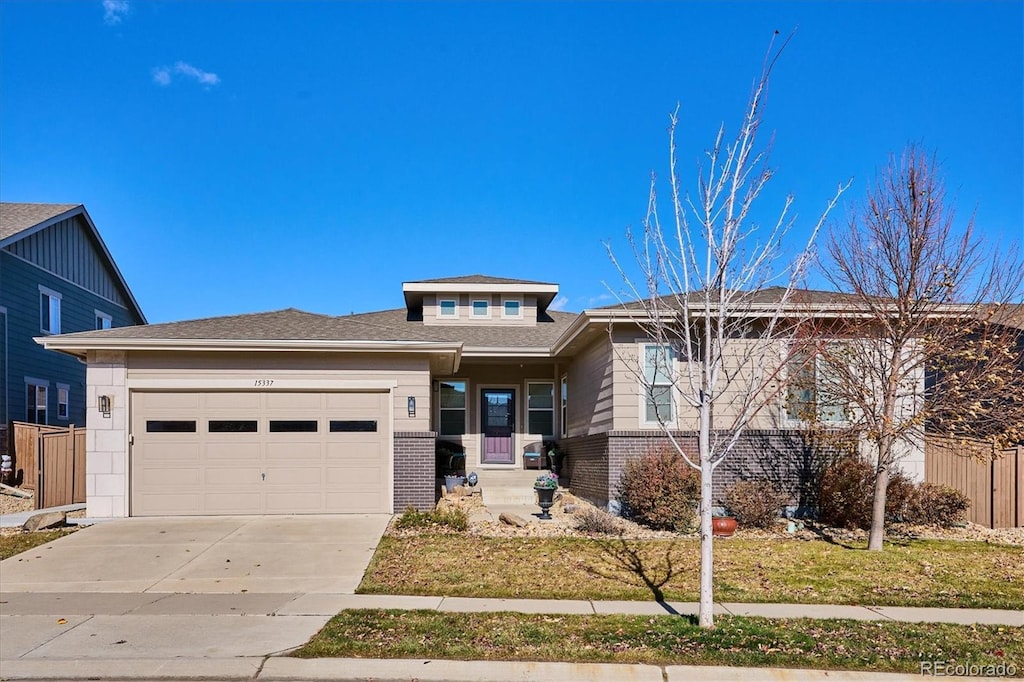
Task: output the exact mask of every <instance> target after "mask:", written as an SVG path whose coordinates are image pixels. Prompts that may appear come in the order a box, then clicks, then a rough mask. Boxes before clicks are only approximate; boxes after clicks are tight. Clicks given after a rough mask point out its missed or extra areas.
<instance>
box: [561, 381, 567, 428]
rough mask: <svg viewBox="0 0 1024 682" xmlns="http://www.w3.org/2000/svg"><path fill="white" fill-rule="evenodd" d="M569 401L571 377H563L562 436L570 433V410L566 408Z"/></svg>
mask: <svg viewBox="0 0 1024 682" xmlns="http://www.w3.org/2000/svg"><path fill="white" fill-rule="evenodd" d="M568 402H569V377H567V376H564V377H562V426H561V428H562V437H563V438H564V437H566V436H568V435H569V419H568V415H569V411H568V410H567V409H566V405H567V404H568Z"/></svg>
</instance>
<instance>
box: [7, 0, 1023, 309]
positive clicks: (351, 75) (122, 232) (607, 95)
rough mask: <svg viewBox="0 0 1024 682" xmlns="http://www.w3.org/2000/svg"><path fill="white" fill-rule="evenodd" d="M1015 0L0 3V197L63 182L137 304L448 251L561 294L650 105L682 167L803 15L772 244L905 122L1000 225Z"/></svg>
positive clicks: (1014, 77)
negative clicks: (674, 142)
mask: <svg viewBox="0 0 1024 682" xmlns="http://www.w3.org/2000/svg"><path fill="white" fill-rule="evenodd" d="M1022 7H1024V3H1021V2H961V3H951V2H927V3H926V2H897V3H886V2H856V3H855V2H829V3H825V2H797V3H774V2H747V3H743V2H714V3H698V2H685V3H684V2H679V3H669V2H659V3H625V2H622V3H619V2H597V3H583V2H572V3H568V2H566V3H545V2H531V3H525V2H523V3H499V2H488V3H472V2H462V3H432V2H417V3H411V4H406V3H397V2H382V3H370V2H365V3H357V2H350V3H332V2H309V3H301V2H288V3H285V2H280V3H278V2H222V3H213V2H154V1H143V0H106V2H100V1H95V2H92V1H89V2H84V1H83V2H46V1H34V2H27V1H12V0H5V2H3V4H2V5H0V198H2V199H3V200H4V201H38V202H59V203H64V202H68V203H79V202H80V203H84V204H85V205H86V207H87V208H88V210H89V212H90V214H91V215H92V217H93V219H94V220H95V222H96V224H97V227H98V228H99V230H100V232H101V234H102V235H103V237H104V239H105V241H106V243H107V245H108V247H109V248H110V250H111V252H112V253H113V254H114V257H115V259H116V260H117V262H118V264H119V266H120V268H121V270H122V272H123V274H124V275H125V277H126V279H127V280H128V283H129V285H130V286H131V288H132V290H133V292H134V293H135V296H136V298H137V299H138V300H139V302H140V304H141V305H142V307H143V310H144V311H145V313H146V314H147V316H148V318H149V320H150V321H151V322H162V321H169V320H177V319H188V318H194V317H205V316H210V315H221V314H231V313H238V312H251V311H260V310H272V309H277V308H284V307H289V306H294V307H297V308H302V309H305V310H310V311H313V312H320V313H329V314H347V313H349V312H353V311H354V312H364V311H370V310H380V309H385V308H394V307H400V306H401V305H402V295H401V282H402V281H405V280H414V279H426V278H433V277H443V276H449V275H462V274H471V273H484V274H493V275H498V276H504V277H520V278H525V279H537V280H543V281H554V282H558V283H559V284H560V285H561V297H560V299H559V303H560V304H561V305H562V307H564V308H565V309H568V310H574V311H575V310H581V309H583V308H586V307H590V306H594V305H604V304H607V303H608V302H609V300H608V293H607V288H606V286H605V284H604V283H605V282H607V283H609V284H611V285H612V286H614V287H618V286H619V282H618V280H617V275H616V272H615V270H614V269H613V268H612V266H611V264H610V263H609V261H608V258H607V255H606V253H605V249H604V246H603V245H602V241H610V242H611V243H612V246H613V248H615V249H616V251H617V252H618V253H620V254H624V253H625V249H626V244H625V239H624V234H625V230H626V228H627V226H630V225H633V226H636V225H638V224H639V222H640V221H641V220H642V218H643V215H644V210H645V206H646V200H647V184H648V180H649V175H650V173H651V172H652V171H654V172H657V173H658V174H659V175H662V176H664V175H666V171H667V168H666V162H667V146H666V125H667V121H668V113H669V112H670V111H671V110H672V108H673V107H674V106H675V104H676V103H677V102H679V103H680V105H681V123H680V128H679V131H678V135H679V139H678V149H679V156H680V172H681V173H682V175H683V178H684V181H688V184H689V186H690V187H692V186H693V178H694V173H693V169H694V168H695V167H696V164H697V162H698V160H699V158H700V156H701V154H702V152H703V150H704V149H706V148H707V147H708V146H709V145H710V144H711V142H712V140H713V136H714V134H715V132H716V130H717V127H718V125H719V124H720V123H722V122H725V123H726V125H727V126H734V125H735V123H736V122H737V118H738V116H739V115H740V113H741V109H742V105H743V103H744V101H745V99H746V97H747V95H748V93H749V88H750V85H751V81H752V79H753V77H754V76H755V75H756V73H757V72H758V69H759V67H760V64H761V59H762V57H763V54H764V51H765V48H766V46H767V44H768V41H769V39H770V38H771V35H772V33H773V31H775V30H780V31H782V32H783V34H785V33H788V32H789V31H791V30H792V29H793V28H795V27H799V29H798V31H797V33H796V36H795V37H794V38H793V40H792V42H791V44H790V46H789V47H788V48H787V50H786V53H785V54H784V56H783V58H782V60H781V62H780V63H779V65H778V67H777V70H776V72H775V73H774V80H773V82H772V89H771V93H770V101H769V106H768V111H767V116H766V120H765V126H766V128H769V129H771V130H773V131H774V135H775V140H774V150H773V156H772V158H773V165H774V167H775V168H776V170H777V175H776V176H775V178H774V179H773V181H772V185H771V191H769V192H767V193H766V194H765V195H764V197H763V198H762V200H761V204H760V207H759V210H760V211H764V213H763V215H764V216H766V217H768V216H774V215H775V213H776V211H777V209H778V207H779V205H780V202H781V199H782V197H783V196H784V195H785V194H787V193H793V194H794V195H795V198H796V203H795V209H796V212H797V213H798V216H799V217H798V223H797V227H796V231H795V233H794V234H793V237H794V239H793V241H792V242H791V245H792V246H794V247H795V246H796V245H797V242H798V241H799V240H800V238H801V237H802V236H803V233H804V231H805V230H806V229H807V228H808V227H809V226H810V225H812V224H813V222H814V221H815V220H816V218H817V216H818V214H819V213H820V211H821V209H822V207H823V206H824V204H825V202H826V201H827V199H828V198H829V197H830V196H831V194H832V193H833V192H834V190H835V187H836V185H837V184H838V183H840V182H842V181H845V180H847V179H849V178H851V177H852V178H853V180H854V184H853V187H852V188H851V190H850V192H849V193H848V195H847V197H848V199H859V198H860V197H861V196H863V194H864V191H865V189H866V186H867V183H868V182H869V181H870V180H871V179H872V177H873V175H874V173H875V171H876V170H877V169H878V168H880V167H882V166H884V164H885V163H886V160H887V158H888V155H889V154H890V153H892V152H899V151H900V150H902V149H903V147H904V146H905V145H906V144H907V143H908V142H914V143H918V144H920V145H922V146H924V147H925V148H927V149H931V150H934V151H935V152H936V153H937V155H938V158H939V159H940V161H941V162H942V169H943V172H944V175H945V177H946V181H947V186H948V188H949V191H950V194H951V195H953V196H955V198H956V200H957V205H958V211H959V215H960V217H961V219H962V220H966V218H967V217H968V216H969V215H970V214H971V213H972V212H975V214H976V222H977V227H978V229H979V230H980V231H981V232H982V233H983V234H984V235H986V239H988V240H990V243H992V244H999V245H1003V244H1008V243H1010V242H1017V243H1020V242H1021V241H1022V238H1024V196H1022V195H1024V189H1022V187H1024V172H1022V166H1024V163H1022V158H1024V141H1022V128H1024V125H1022V121H1024V111H1022V84H1024V53H1022V36H1024V10H1022ZM730 129H732V128H730ZM663 191H664V188H663ZM845 210H846V209H845V207H844V208H843V209H841V210H840V213H837V214H836V217H837V218H841V217H842V215H843V212H845Z"/></svg>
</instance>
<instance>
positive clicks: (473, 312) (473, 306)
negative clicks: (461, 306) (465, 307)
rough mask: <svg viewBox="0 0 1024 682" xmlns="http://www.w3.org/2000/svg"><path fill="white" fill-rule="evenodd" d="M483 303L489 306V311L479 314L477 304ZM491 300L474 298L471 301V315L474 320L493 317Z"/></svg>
mask: <svg viewBox="0 0 1024 682" xmlns="http://www.w3.org/2000/svg"><path fill="white" fill-rule="evenodd" d="M477 303H483V304H484V305H485V306H487V312H486V314H484V315H478V314H477V312H476V304H477ZM491 308H492V306H491V300H490V299H488V298H474V299H472V300H470V302H469V316H470V318H472V319H474V320H489V319H491Z"/></svg>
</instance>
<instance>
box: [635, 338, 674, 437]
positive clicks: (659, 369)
mask: <svg viewBox="0 0 1024 682" xmlns="http://www.w3.org/2000/svg"><path fill="white" fill-rule="evenodd" d="M643 349H644V382H643V384H644V385H643V387H642V388H643V392H644V421H645V422H646V423H648V424H665V423H668V422H671V421H672V419H673V411H672V377H673V375H674V374H675V372H674V371H673V366H672V365H673V361H674V355H673V353H672V349H671V348H669V347H668V346H662V345H645V346H644V347H643Z"/></svg>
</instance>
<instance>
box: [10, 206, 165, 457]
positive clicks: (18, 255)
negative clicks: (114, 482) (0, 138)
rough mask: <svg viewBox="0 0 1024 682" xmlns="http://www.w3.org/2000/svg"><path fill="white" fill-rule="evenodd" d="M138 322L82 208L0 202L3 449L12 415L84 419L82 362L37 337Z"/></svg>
mask: <svg viewBox="0 0 1024 682" xmlns="http://www.w3.org/2000/svg"><path fill="white" fill-rule="evenodd" d="M137 324H146V318H145V316H144V315H143V314H142V310H141V309H140V308H139V304H138V303H137V302H136V301H135V297H134V296H132V293H131V291H130V290H129V289H128V285H127V284H126V283H125V281H124V277H122V276H121V272H120V271H119V270H118V268H117V265H116V264H115V263H114V260H113V258H111V256H110V252H109V251H108V250H107V247H106V245H104V243H103V240H102V239H101V238H100V235H99V232H98V231H97V230H96V226H95V225H94V224H93V222H92V219H91V218H90V217H89V213H88V212H87V211H86V210H85V207H84V206H82V205H81V204H17V203H7V202H4V203H0V430H2V432H0V448H2V447H3V446H4V445H6V442H7V434H6V429H7V426H8V425H9V424H10V422H12V421H29V422H35V423H38V424H50V425H53V426H68V425H71V424H74V425H76V426H84V425H85V409H86V405H85V400H86V390H85V364H84V363H83V362H81V361H79V360H78V359H77V358H73V357H70V356H68V355H64V354H62V353H56V352H54V351H50V350H46V349H44V348H43V347H42V346H40V345H39V344H37V343H36V342H35V341H33V338H34V337H39V336H46V335H50V334H61V333H68V332H77V331H86V330H95V329H106V328H109V327H124V326H129V325H137Z"/></svg>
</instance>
